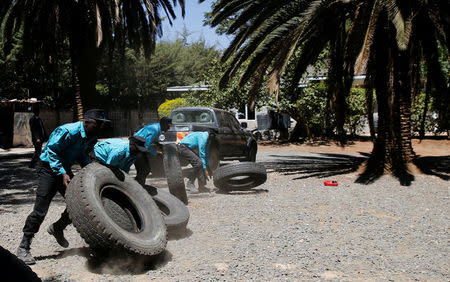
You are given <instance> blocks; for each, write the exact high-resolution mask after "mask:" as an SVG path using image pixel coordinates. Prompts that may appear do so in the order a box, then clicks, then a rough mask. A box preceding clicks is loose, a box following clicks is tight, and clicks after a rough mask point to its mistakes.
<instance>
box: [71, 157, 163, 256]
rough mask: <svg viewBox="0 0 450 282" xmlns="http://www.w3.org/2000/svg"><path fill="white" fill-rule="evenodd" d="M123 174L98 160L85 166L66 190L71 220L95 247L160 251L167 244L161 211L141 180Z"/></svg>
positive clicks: (147, 251) (146, 252)
mask: <svg viewBox="0 0 450 282" xmlns="http://www.w3.org/2000/svg"><path fill="white" fill-rule="evenodd" d="M119 172H120V171H119ZM122 174H123V175H121V177H120V179H119V178H118V177H117V176H116V175H117V171H116V172H113V171H112V170H111V169H110V168H108V167H106V166H104V165H101V164H98V163H92V164H90V165H88V166H86V167H85V168H83V169H82V170H81V171H80V172H79V173H78V174H77V175H76V176H75V177H74V178H73V179H72V181H71V182H70V184H69V187H68V188H67V191H66V204H67V211H68V213H69V216H70V218H71V220H72V223H73V225H74V226H75V228H76V229H77V231H78V233H80V235H81V237H83V239H84V240H85V241H86V243H87V244H89V246H90V247H91V248H93V249H108V250H111V249H113V250H118V251H125V252H129V253H135V254H142V255H156V254H159V253H161V252H162V251H163V250H164V249H165V247H166V244H167V229H166V225H165V223H164V220H163V218H162V215H161V212H160V211H159V208H158V206H157V205H156V203H155V202H154V201H153V199H152V197H151V196H150V195H149V194H148V193H147V192H146V191H145V190H144V189H143V188H142V186H141V185H139V183H137V182H136V181H135V180H134V179H132V178H131V177H130V176H129V175H128V174H126V173H123V172H122ZM105 203H106V204H105ZM107 209H108V210H107ZM114 213H117V214H118V219H119V220H121V221H117V220H118V219H116V218H114V217H115V216H114Z"/></svg>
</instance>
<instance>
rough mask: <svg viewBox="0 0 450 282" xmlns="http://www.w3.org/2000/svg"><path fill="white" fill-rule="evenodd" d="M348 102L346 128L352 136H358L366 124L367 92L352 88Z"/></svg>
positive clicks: (362, 89)
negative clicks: (358, 132)
mask: <svg viewBox="0 0 450 282" xmlns="http://www.w3.org/2000/svg"><path fill="white" fill-rule="evenodd" d="M346 102H347V112H346V120H345V126H346V128H347V129H348V130H349V131H350V132H349V133H350V134H351V135H356V133H357V131H358V130H361V129H362V128H363V127H364V123H365V122H366V119H365V117H366V90H365V89H364V88H352V89H351V90H350V94H349V95H348V97H347V98H346Z"/></svg>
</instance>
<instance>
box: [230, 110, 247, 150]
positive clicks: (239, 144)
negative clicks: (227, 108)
mask: <svg viewBox="0 0 450 282" xmlns="http://www.w3.org/2000/svg"><path fill="white" fill-rule="evenodd" d="M225 115H226V120H227V121H228V123H229V125H230V128H231V130H232V131H233V136H232V140H231V143H232V151H233V155H234V156H240V155H242V154H244V153H245V149H246V146H247V140H246V137H245V135H244V132H243V130H242V128H241V125H240V124H239V122H238V121H237V119H236V118H235V117H234V116H233V115H232V114H230V113H225Z"/></svg>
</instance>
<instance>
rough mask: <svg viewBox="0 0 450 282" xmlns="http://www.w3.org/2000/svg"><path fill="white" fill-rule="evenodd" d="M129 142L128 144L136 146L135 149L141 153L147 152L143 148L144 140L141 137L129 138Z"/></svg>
mask: <svg viewBox="0 0 450 282" xmlns="http://www.w3.org/2000/svg"><path fill="white" fill-rule="evenodd" d="M128 140H130V144H133V145H134V146H136V148H137V149H138V150H139V151H141V152H144V153H145V152H147V148H145V138H143V137H141V136H131V137H130V138H128Z"/></svg>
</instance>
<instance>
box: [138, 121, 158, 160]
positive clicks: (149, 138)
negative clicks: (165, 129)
mask: <svg viewBox="0 0 450 282" xmlns="http://www.w3.org/2000/svg"><path fill="white" fill-rule="evenodd" d="M159 135H161V125H160V124H159V123H150V124H148V125H146V126H144V127H143V128H141V130H139V131H138V132H136V134H134V136H141V137H143V138H144V139H145V148H147V151H148V152H149V153H150V154H152V155H153V156H156V155H158V153H157V152H156V150H155V147H154V146H153V144H155V143H156V141H157V140H158V137H159Z"/></svg>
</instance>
